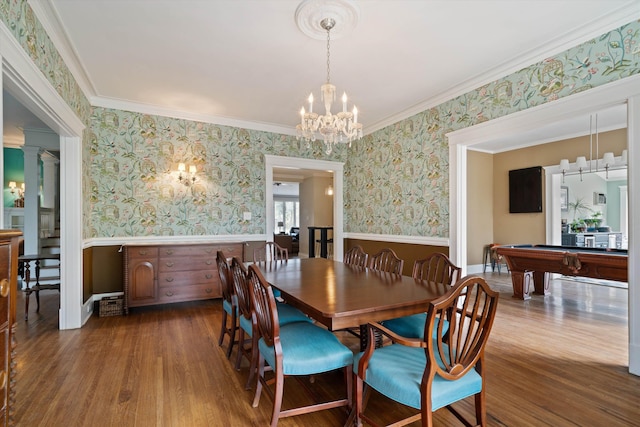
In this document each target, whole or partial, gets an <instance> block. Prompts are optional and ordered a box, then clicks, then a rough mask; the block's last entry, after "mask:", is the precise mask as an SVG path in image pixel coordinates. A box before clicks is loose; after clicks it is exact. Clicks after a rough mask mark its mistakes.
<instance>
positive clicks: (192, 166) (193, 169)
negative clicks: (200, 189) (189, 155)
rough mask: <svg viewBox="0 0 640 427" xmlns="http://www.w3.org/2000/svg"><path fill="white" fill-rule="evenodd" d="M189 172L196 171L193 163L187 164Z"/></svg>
mask: <svg viewBox="0 0 640 427" xmlns="http://www.w3.org/2000/svg"><path fill="white" fill-rule="evenodd" d="M189 173H196V166H195V165H191V166H189Z"/></svg>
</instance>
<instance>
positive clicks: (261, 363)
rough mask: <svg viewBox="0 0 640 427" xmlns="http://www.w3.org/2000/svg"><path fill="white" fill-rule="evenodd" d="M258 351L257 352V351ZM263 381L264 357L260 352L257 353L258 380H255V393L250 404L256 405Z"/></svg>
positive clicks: (255, 406)
mask: <svg viewBox="0 0 640 427" xmlns="http://www.w3.org/2000/svg"><path fill="white" fill-rule="evenodd" d="M258 353H259V352H258ZM263 381H264V357H262V355H261V354H259V355H258V381H257V382H256V394H255V395H254V396H253V403H252V404H251V406H253V407H254V408H257V407H258V404H259V403H260V394H261V393H262V382H263Z"/></svg>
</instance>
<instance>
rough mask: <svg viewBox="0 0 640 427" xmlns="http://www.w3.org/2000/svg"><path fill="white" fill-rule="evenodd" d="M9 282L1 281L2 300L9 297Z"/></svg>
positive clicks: (0, 292)
mask: <svg viewBox="0 0 640 427" xmlns="http://www.w3.org/2000/svg"><path fill="white" fill-rule="evenodd" d="M9 287H10V286H9V281H8V280H7V279H6V278H4V279H2V280H1V281H0V295H1V296H2V298H6V297H7V295H9Z"/></svg>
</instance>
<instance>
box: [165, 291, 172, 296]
mask: <svg viewBox="0 0 640 427" xmlns="http://www.w3.org/2000/svg"><path fill="white" fill-rule="evenodd" d="M165 295H166V296H168V297H172V296H173V292H171V291H169V292H167V293H165Z"/></svg>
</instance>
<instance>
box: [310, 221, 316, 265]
mask: <svg viewBox="0 0 640 427" xmlns="http://www.w3.org/2000/svg"><path fill="white" fill-rule="evenodd" d="M315 257H316V229H315V228H311V227H309V258H315Z"/></svg>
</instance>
